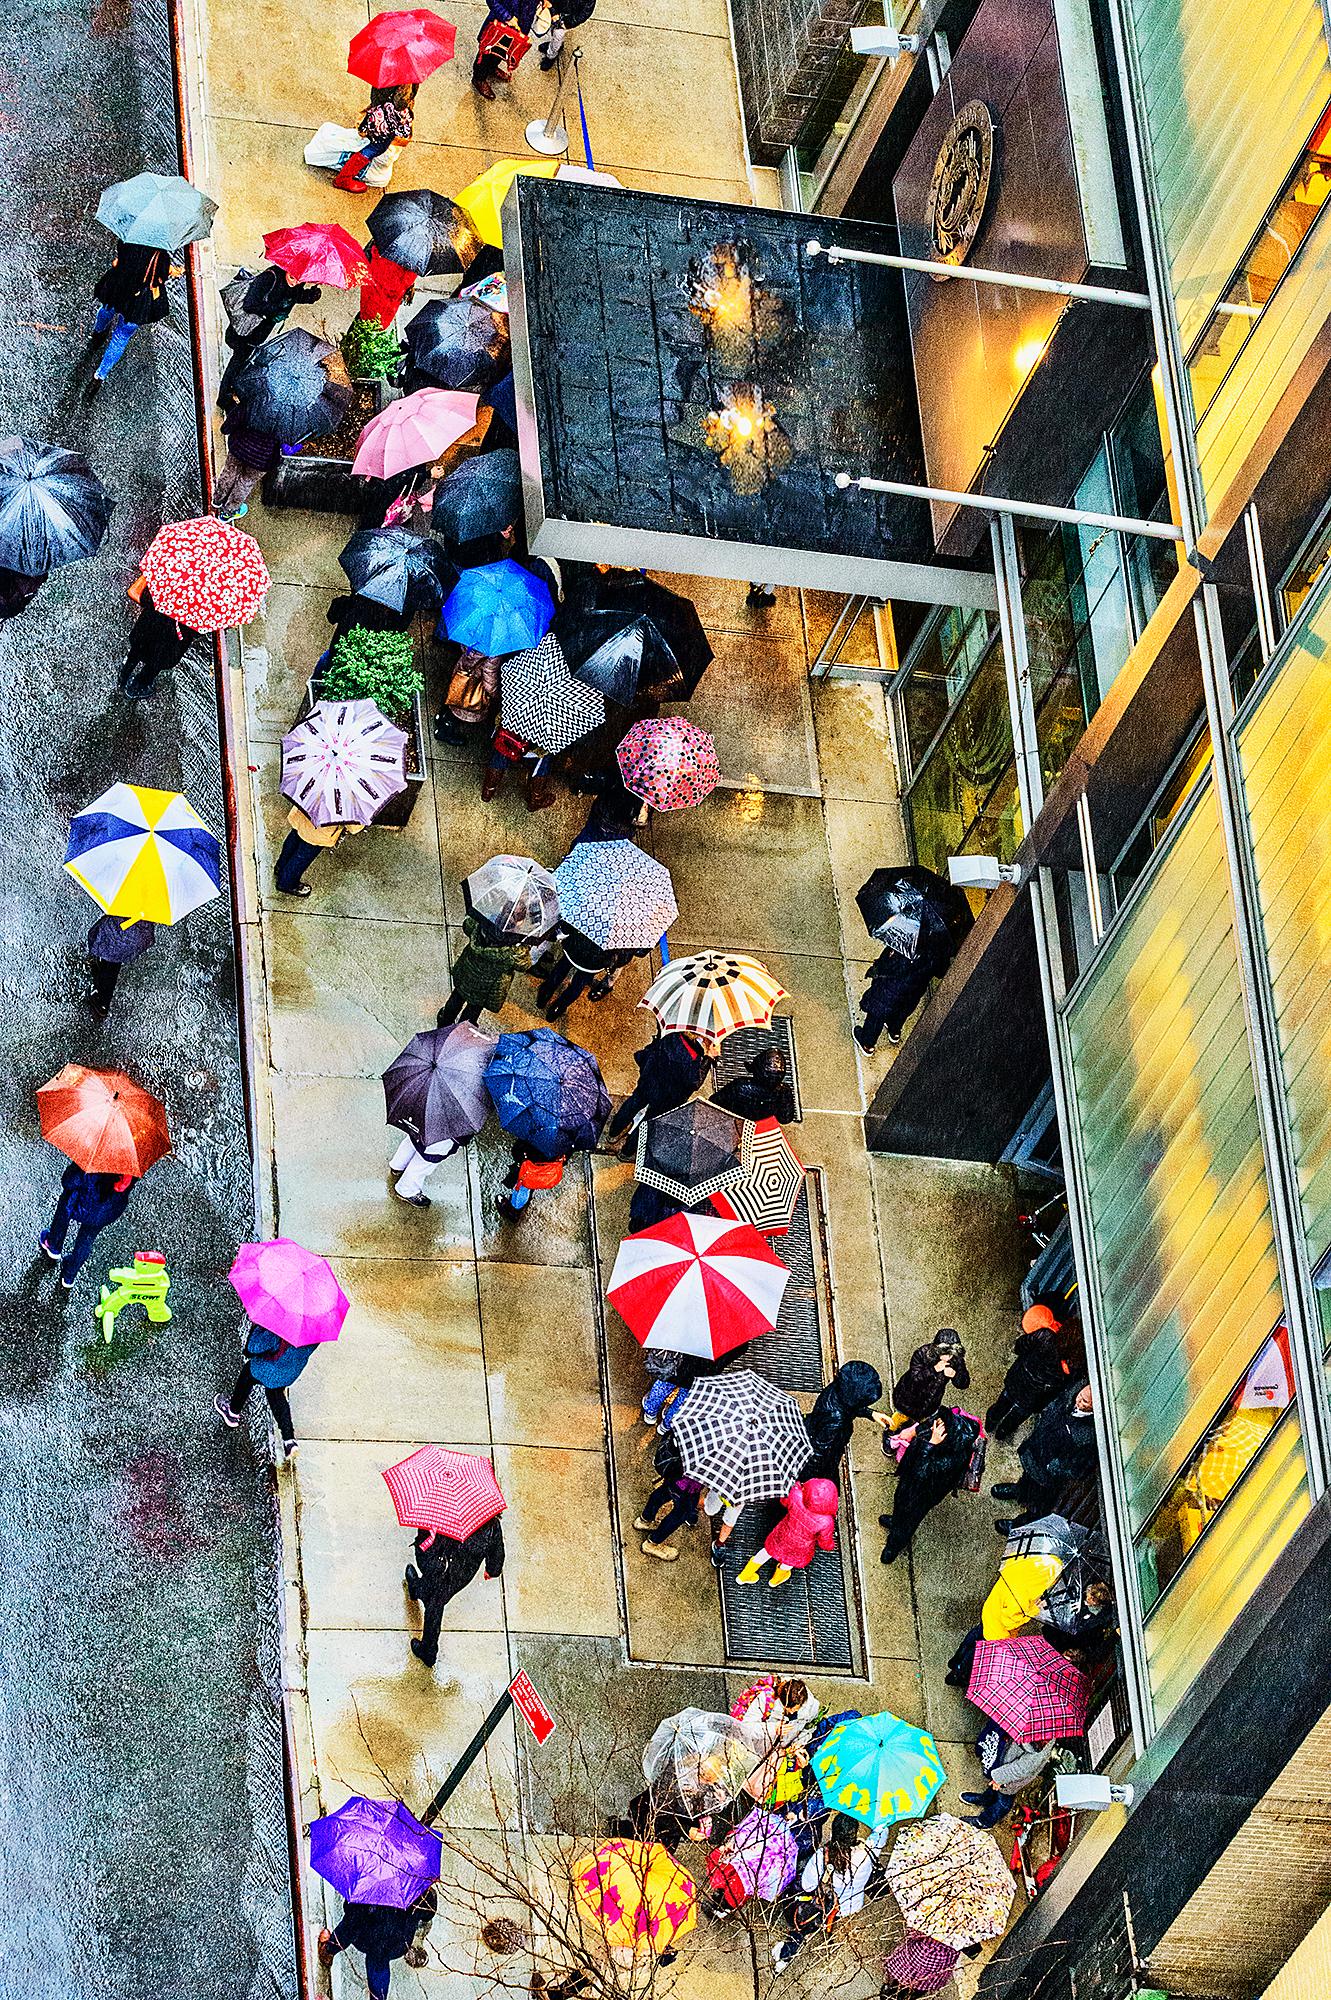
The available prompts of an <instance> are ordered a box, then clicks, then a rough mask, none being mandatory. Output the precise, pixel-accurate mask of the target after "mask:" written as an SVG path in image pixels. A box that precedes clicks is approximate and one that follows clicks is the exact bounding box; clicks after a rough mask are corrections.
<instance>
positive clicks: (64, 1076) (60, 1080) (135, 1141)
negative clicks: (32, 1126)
mask: <svg viewBox="0 0 1331 2000" xmlns="http://www.w3.org/2000/svg"><path fill="white" fill-rule="evenodd" d="M37 1116H38V1118H39V1120H40V1121H41V1128H42V1137H43V1138H44V1139H49V1140H50V1142H51V1144H52V1145H53V1146H58V1147H59V1149H60V1151H61V1152H62V1153H64V1154H66V1155H67V1156H68V1157H69V1158H70V1159H71V1160H72V1161H73V1162H74V1164H75V1166H76V1167H82V1168H83V1171H84V1172H85V1173H88V1174H114V1175H115V1176H116V1178H117V1179H120V1178H122V1177H123V1176H124V1175H125V1174H131V1175H133V1176H134V1177H135V1178H136V1179H137V1178H138V1177H139V1176H140V1175H141V1174H146V1173H147V1171H148V1169H149V1167H150V1166H152V1164H153V1162H154V1161H155V1160H160V1159H162V1158H163V1157H164V1156H165V1155H166V1154H167V1153H169V1152H170V1151H171V1141H170V1138H169V1137H168V1136H167V1130H166V1112H165V1110H164V1108H163V1107H162V1105H161V1104H159V1103H158V1101H157V1099H156V1098H155V1097H154V1096H153V1094H152V1092H151V1091H150V1090H145V1089H144V1088H143V1085H142V1084H140V1083H135V1081H134V1079H133V1077H132V1076H126V1075H125V1073H124V1071H123V1070H119V1069H85V1068H84V1066H83V1064H82V1063H66V1064H65V1067H64V1068H63V1069H62V1070H60V1071H59V1072H58V1073H57V1074H56V1075H55V1076H53V1077H52V1078H51V1080H50V1082H49V1083H44V1084H42V1085H41V1086H40V1087H39V1089H38V1091H37Z"/></svg>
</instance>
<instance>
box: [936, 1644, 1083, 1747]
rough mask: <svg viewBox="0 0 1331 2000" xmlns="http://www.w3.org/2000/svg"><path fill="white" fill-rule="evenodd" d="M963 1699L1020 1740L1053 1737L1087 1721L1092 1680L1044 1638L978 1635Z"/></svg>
mask: <svg viewBox="0 0 1331 2000" xmlns="http://www.w3.org/2000/svg"><path fill="white" fill-rule="evenodd" d="M966 1698H967V1700H968V1701H972V1702H974V1704H975V1706H976V1707H977V1708H978V1709H979V1711H980V1713H981V1714H982V1715H987V1716H989V1717H991V1718H992V1720H993V1721H994V1722H996V1723H997V1724H998V1726H999V1728H1000V1729H1005V1730H1006V1731H1007V1733H1008V1735H1009V1736H1011V1737H1014V1738H1015V1739H1016V1740H1017V1742H1019V1743H1052V1742H1054V1740H1055V1739H1056V1738H1057V1737H1060V1736H1080V1735H1081V1734H1082V1732H1083V1730H1084V1729H1085V1727H1086V1711H1087V1709H1088V1708H1089V1707H1090V1701H1091V1683H1090V1681H1089V1680H1088V1679H1087V1678H1086V1675H1085V1674H1084V1673H1083V1672H1082V1671H1081V1668H1080V1667H1074V1666H1073V1665H1072V1663H1071V1661H1070V1660H1065V1659H1064V1658H1063V1655H1062V1654H1061V1653H1060V1652H1058V1651H1057V1650H1056V1649H1055V1648H1054V1647H1053V1646H1051V1645H1050V1643H1049V1641H1048V1640H1047V1639H1041V1638H1038V1637H1031V1638H1028V1639H981V1641H980V1643H979V1645H978V1646H977V1647H976V1648H975V1664H974V1666H973V1667H972V1668H971V1680H970V1686H969V1687H968V1688H967V1690H966Z"/></svg>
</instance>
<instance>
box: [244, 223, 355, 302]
mask: <svg viewBox="0 0 1331 2000" xmlns="http://www.w3.org/2000/svg"><path fill="white" fill-rule="evenodd" d="M263 250H264V255H265V257H267V259H268V261H269V263H270V264H276V265H277V267H278V269H279V270H282V271H285V272H286V274H287V276H288V277H289V278H295V279H297V280H298V281H299V282H300V283H301V284H303V285H336V286H337V288H338V290H339V291H342V292H348V291H350V290H351V287H352V286H353V285H359V284H360V283H361V282H362V280H363V279H364V277H365V274H366V272H367V271H368V270H369V268H370V267H369V264H368V263H367V261H366V257H365V252H364V251H363V250H362V249H361V247H360V244H359V243H358V242H357V241H356V239H355V237H354V236H352V235H351V234H350V233H349V232H348V231H347V230H345V229H344V228H343V227H342V225H341V223H340V222H300V223H297V225H296V227H295V228H294V229H270V230H269V232H268V234H267V235H266V236H265V237H264V239H263Z"/></svg>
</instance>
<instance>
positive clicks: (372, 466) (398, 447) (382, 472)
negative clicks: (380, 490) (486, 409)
mask: <svg viewBox="0 0 1331 2000" xmlns="http://www.w3.org/2000/svg"><path fill="white" fill-rule="evenodd" d="M475 422H476V398H475V397H474V396H468V395H464V394H463V392H462V391H461V390H460V389H417V390H416V391H415V392H414V393H413V394H412V395H410V396H399V397H398V399H397V400H396V402H393V403H390V404H389V405H388V408H387V409H386V410H380V412H379V414H378V416H377V417H371V418H370V421H369V423H368V424H366V426H365V429H364V430H363V431H362V432H361V434H360V436H359V438H358V439H357V440H356V456H355V458H354V459H353V460H352V465H351V469H352V471H353V472H359V473H360V474H361V476H362V477H363V478H365V479H391V478H392V476H393V474H394V473H395V472H406V471H408V470H409V469H410V468H411V467H412V466H414V465H430V464H432V463H433V461H434V460H435V459H436V458H438V457H440V456H441V454H442V453H443V452H445V451H447V449H448V447H449V445H451V444H456V443H457V441H458V439H459V438H460V437H462V436H464V435H465V433H466V432H467V431H469V430H470V429H471V428H472V426H473V424H474V423H475Z"/></svg>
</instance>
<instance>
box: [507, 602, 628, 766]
mask: <svg viewBox="0 0 1331 2000" xmlns="http://www.w3.org/2000/svg"><path fill="white" fill-rule="evenodd" d="M499 716H500V720H501V722H502V723H503V725H504V727H505V729H507V730H509V731H510V732H511V733H512V734H513V735H514V736H520V737H521V738H522V740H523V742H524V743H530V744H532V745H533V746H534V747H535V748H536V749H537V750H545V751H549V752H550V753H552V754H553V753H554V752H556V751H559V750H568V749H571V748H572V746H573V745H574V744H575V743H577V742H579V741H580V740H581V738H582V737H584V736H586V735H587V734H588V733H589V732H590V731H591V730H593V729H596V728H597V727H598V726H599V725H600V724H601V723H602V722H604V721H605V696H604V695H603V694H598V692H597V691H596V689H595V688H589V687H584V686H583V684H582V682H581V681H575V680H574V678H573V676H572V674H571V673H570V672H569V670H568V661H567V660H566V659H565V658H564V655H563V652H562V650H561V648H560V644H559V641H558V639H556V637H555V635H554V633H553V632H547V633H546V635H545V637H544V638H543V639H542V640H541V643H540V645H539V646H532V647H531V648H530V649H529V650H528V651H527V652H525V653H513V654H511V655H510V656H509V658H508V659H506V660H505V661H504V664H503V665H502V666H501V667H500V669H499Z"/></svg>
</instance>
